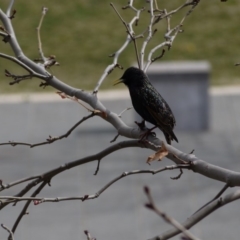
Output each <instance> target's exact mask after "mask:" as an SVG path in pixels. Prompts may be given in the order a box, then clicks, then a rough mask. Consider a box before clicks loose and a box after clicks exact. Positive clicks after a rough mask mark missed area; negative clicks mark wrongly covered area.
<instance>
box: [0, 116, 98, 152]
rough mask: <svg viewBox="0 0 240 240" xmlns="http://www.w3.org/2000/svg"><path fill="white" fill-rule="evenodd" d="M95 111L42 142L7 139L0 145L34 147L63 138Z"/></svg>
mask: <svg viewBox="0 0 240 240" xmlns="http://www.w3.org/2000/svg"><path fill="white" fill-rule="evenodd" d="M95 115H96V113H94V112H92V113H91V114H89V115H88V116H85V117H83V118H82V119H81V120H80V121H78V122H77V123H76V124H74V125H73V126H72V127H71V128H70V129H69V130H68V131H67V132H66V133H64V134H62V135H60V136H58V137H52V136H51V135H49V137H48V138H47V140H46V141H44V142H40V143H34V144H32V143H25V142H15V141H9V142H6V143H0V146H4V145H11V146H13V147H15V146H17V145H22V146H29V147H30V148H34V147H38V146H42V145H46V144H51V143H53V142H56V141H58V140H61V139H63V138H67V137H68V136H69V135H70V134H71V133H72V131H73V130H74V129H75V128H77V127H78V126H79V125H80V124H81V123H83V122H84V121H86V120H87V119H89V118H91V117H93V116H95Z"/></svg>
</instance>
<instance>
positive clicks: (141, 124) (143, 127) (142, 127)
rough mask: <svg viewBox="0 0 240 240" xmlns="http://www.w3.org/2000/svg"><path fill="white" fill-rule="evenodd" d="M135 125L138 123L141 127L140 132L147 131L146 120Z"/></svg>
mask: <svg viewBox="0 0 240 240" xmlns="http://www.w3.org/2000/svg"><path fill="white" fill-rule="evenodd" d="M134 123H136V124H137V125H138V127H139V129H140V130H142V131H143V130H145V129H146V125H145V120H142V122H137V121H135V122H134Z"/></svg>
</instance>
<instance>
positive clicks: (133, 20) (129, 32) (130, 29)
mask: <svg viewBox="0 0 240 240" xmlns="http://www.w3.org/2000/svg"><path fill="white" fill-rule="evenodd" d="M110 6H111V7H112V8H113V9H114V11H115V12H116V14H117V15H118V17H119V19H120V20H121V21H122V23H123V25H124V26H125V28H126V30H127V33H128V34H129V35H130V37H131V39H132V41H133V43H134V48H135V53H136V58H137V63H138V67H139V68H140V69H141V63H140V60H139V54H138V48H137V43H136V38H135V37H134V35H135V33H134V31H133V28H132V25H133V24H134V22H136V21H137V20H138V19H139V16H138V15H139V14H140V13H139V14H138V13H137V16H136V17H134V18H133V19H132V20H131V21H130V23H129V24H127V23H126V22H125V21H124V19H123V18H122V16H121V14H120V13H119V12H118V10H117V9H116V8H115V6H114V4H113V3H110Z"/></svg>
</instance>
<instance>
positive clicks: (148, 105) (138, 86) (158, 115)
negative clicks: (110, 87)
mask: <svg viewBox="0 0 240 240" xmlns="http://www.w3.org/2000/svg"><path fill="white" fill-rule="evenodd" d="M118 83H124V84H125V85H126V86H127V87H128V89H129V92H130V96H131V99H132V104H133V107H134V109H135V110H136V112H137V113H138V114H139V115H140V116H141V117H142V118H143V119H144V120H145V121H147V122H150V123H151V124H153V125H154V126H155V127H154V128H156V127H158V128H159V129H160V130H161V131H162V132H163V134H164V136H165V138H166V141H167V143H168V144H171V141H172V140H175V141H176V142H178V139H177V137H176V136H175V134H174V132H173V128H174V126H175V124H176V121H175V118H174V115H173V113H172V111H171V109H170V107H169V106H168V104H167V102H166V101H165V100H164V99H163V97H162V96H161V95H160V94H159V92H158V91H157V90H156V89H155V88H154V87H153V85H152V84H151V82H150V81H149V79H148V77H147V75H146V74H145V73H144V72H143V71H142V70H140V69H138V68H135V67H130V68H128V69H127V70H126V71H125V72H124V74H123V76H122V77H121V78H120V79H119V80H118V81H117V82H116V83H115V85H116V84H118ZM154 128H152V129H150V131H151V130H153V129H154Z"/></svg>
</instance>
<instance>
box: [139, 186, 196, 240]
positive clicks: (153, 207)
mask: <svg viewBox="0 0 240 240" xmlns="http://www.w3.org/2000/svg"><path fill="white" fill-rule="evenodd" d="M144 191H145V193H146V195H147V198H148V201H149V203H147V204H146V205H145V206H146V207H147V208H148V209H150V210H153V211H154V212H155V213H156V214H157V215H159V216H160V217H162V218H163V219H164V220H165V221H166V222H167V223H169V224H171V225H172V226H174V227H175V228H176V229H178V230H179V231H181V232H182V233H183V234H184V235H185V236H186V237H188V238H189V239H190V240H199V238H197V237H195V236H194V235H193V234H192V233H190V232H189V231H188V230H187V229H186V228H185V227H184V226H183V225H181V224H180V223H179V222H178V221H177V220H175V219H173V218H171V217H170V216H168V215H167V214H166V213H164V212H162V211H161V210H160V209H159V208H158V207H157V206H156V204H155V202H154V200H153V197H152V195H151V193H150V189H149V188H148V187H145V188H144Z"/></svg>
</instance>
